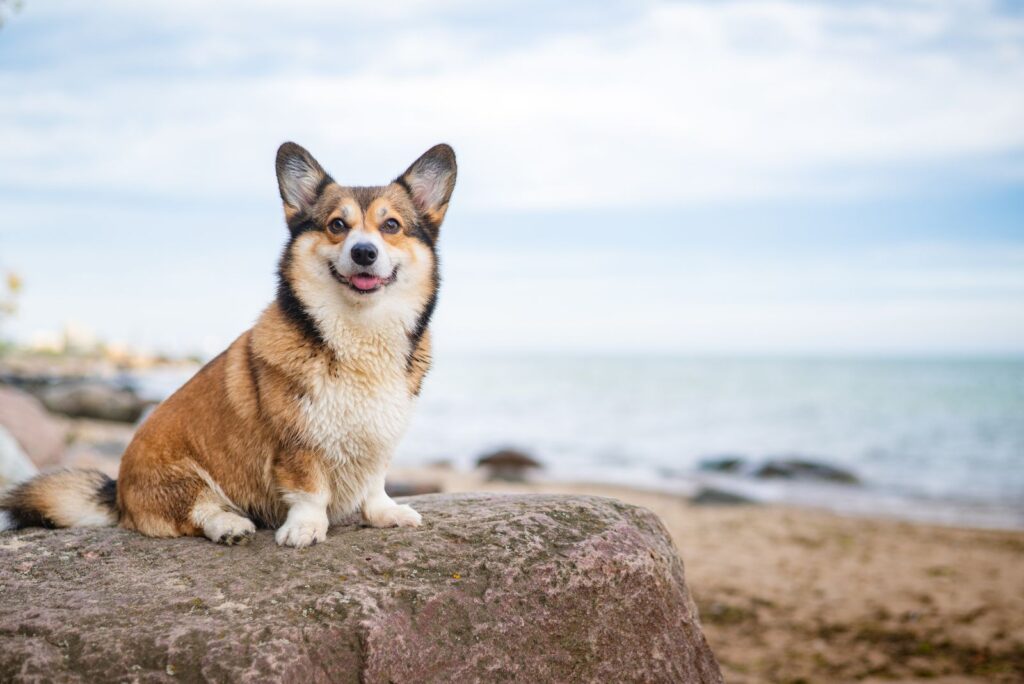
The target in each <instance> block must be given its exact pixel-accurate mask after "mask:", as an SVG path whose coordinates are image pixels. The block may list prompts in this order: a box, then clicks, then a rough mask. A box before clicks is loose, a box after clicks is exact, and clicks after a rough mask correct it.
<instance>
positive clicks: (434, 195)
mask: <svg viewBox="0 0 1024 684" xmlns="http://www.w3.org/2000/svg"><path fill="white" fill-rule="evenodd" d="M457 171H458V169H457V167H456V165H455V150H453V149H452V148H451V147H450V146H449V145H445V144H444V143H441V144H440V145H434V146H433V147H431V148H430V149H429V150H427V151H426V152H424V153H423V156H422V157H420V158H419V159H417V160H416V161H414V162H413V163H412V166H410V167H409V169H408V170H407V171H406V172H405V173H403V174H402V175H401V176H399V177H398V179H397V180H396V181H395V182H396V183H398V184H400V185H402V186H404V187H405V189H406V190H408V191H409V194H410V195H411V196H412V201H413V203H414V204H415V205H416V209H417V210H418V211H419V212H420V213H421V214H422V215H424V216H425V217H427V219H429V220H430V221H431V223H433V224H434V226H440V225H441V221H443V220H444V214H445V212H446V211H448V200H449V199H450V198H451V196H452V190H454V189H455V175H456V173H457Z"/></svg>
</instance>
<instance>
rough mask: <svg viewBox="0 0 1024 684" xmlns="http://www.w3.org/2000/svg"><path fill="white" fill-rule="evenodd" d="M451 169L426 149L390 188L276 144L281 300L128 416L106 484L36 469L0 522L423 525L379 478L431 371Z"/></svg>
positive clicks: (298, 538) (282, 534)
mask: <svg viewBox="0 0 1024 684" xmlns="http://www.w3.org/2000/svg"><path fill="white" fill-rule="evenodd" d="M455 176H456V164H455V154H454V152H453V151H452V149H451V148H450V147H449V146H448V145H437V146H435V147H432V148H431V149H430V150H428V151H427V152H426V153H425V154H423V156H421V157H420V158H419V159H417V160H416V161H415V162H414V163H413V165H412V166H410V167H409V169H408V170H407V171H406V172H405V173H403V174H402V175H401V176H399V177H398V178H397V179H396V180H394V181H392V182H391V183H390V184H388V185H385V186H381V187H345V186H342V185H339V184H337V183H336V182H335V181H334V179H332V178H331V177H330V176H329V175H328V174H327V172H325V171H324V169H323V168H322V167H321V166H320V164H319V163H317V161H316V160H315V159H314V158H313V157H312V155H310V154H309V152H307V151H306V150H305V149H303V148H302V147H300V146H298V145H296V144H294V143H285V144H283V145H282V146H281V147H280V149H279V150H278V152H277V180H278V186H279V188H280V192H281V199H282V200H283V202H284V215H285V219H286V222H287V225H288V230H289V239H288V243H287V244H286V245H285V248H284V252H283V254H282V255H281V260H280V264H279V270H278V290H277V299H276V301H274V303H272V304H271V305H270V306H269V307H267V308H266V310H265V311H264V312H263V313H262V315H261V316H260V318H259V320H258V321H257V322H256V325H255V326H253V327H252V328H251V329H250V330H248V331H246V332H245V333H243V334H242V335H241V337H239V338H238V339H236V340H235V341H234V342H233V343H232V344H231V346H230V347H228V349H227V350H226V351H224V352H223V353H221V354H220V356H218V357H217V358H215V359H213V360H212V361H210V363H208V364H207V365H206V366H205V367H203V369H202V370H200V371H199V372H198V373H197V374H196V375H195V377H193V378H192V379H191V380H189V382H188V383H187V384H185V385H184V386H183V387H182V388H181V389H179V390H178V391H177V392H175V393H174V394H173V395H172V396H171V397H170V398H168V399H167V400H166V401H164V402H163V403H162V404H161V405H160V406H159V407H158V408H157V409H156V410H155V411H154V412H153V413H152V415H150V416H149V418H148V419H147V420H146V421H145V422H144V423H143V424H142V425H141V426H140V427H139V429H138V431H137V433H136V435H135V437H134V439H133V440H132V442H131V444H130V445H129V446H128V449H127V451H126V452H125V454H124V458H123V459H122V461H121V469H120V474H119V476H118V480H117V481H116V482H115V481H113V480H110V479H109V478H108V477H106V476H105V475H103V474H101V473H99V472H97V471H88V470H58V471H55V472H52V473H44V474H42V475H39V476H38V477H36V478H34V479H32V480H29V481H28V482H26V483H23V484H21V485H19V486H18V487H16V488H15V489H13V490H12V491H11V492H9V493H8V494H7V495H6V496H5V497H4V498H3V499H2V500H0V530H3V529H12V528H19V527H26V526H38V525H42V526H46V527H76V526H111V525H120V526H121V527H125V528H128V529H133V530H138V531H139V532H141V533H143V534H146V535H150V536H154V537H175V536H182V535H193V536H199V535H205V536H206V537H209V538H210V539H212V540H213V541H215V542H220V543H223V544H240V543H245V542H247V541H248V540H249V539H250V538H251V537H252V535H253V533H254V531H255V529H256V526H257V525H259V526H261V527H275V528H277V533H276V539H277V542H278V543H279V544H282V545H287V546H295V547H303V546H309V545H310V544H315V543H316V542H318V541H321V540H323V539H324V537H325V536H326V534H327V527H328V525H329V524H330V523H331V522H332V521H336V520H337V519H338V518H341V517H343V516H346V515H348V514H350V513H352V512H354V511H356V510H359V511H361V512H362V516H363V518H364V520H365V521H366V522H367V523H369V524H370V525H373V526H375V527H389V526H395V525H402V526H416V525H419V524H420V515H419V514H418V513H417V512H416V511H414V510H413V509H412V508H411V507H409V506H407V505H399V504H397V503H395V502H394V501H393V500H392V499H391V498H390V497H389V496H388V495H387V494H386V493H385V492H384V475H385V471H386V470H387V467H388V463H389V461H390V458H391V455H392V452H393V451H394V449H395V446H396V445H397V443H398V440H399V438H400V437H401V436H402V433H403V432H404V430H405V427H406V423H407V422H408V420H409V417H410V412H411V411H412V408H413V404H414V402H415V399H416V397H417V395H418V394H419V391H420V384H421V383H422V382H423V376H424V374H425V373H426V372H427V369H428V367H429V366H430V331H429V329H428V325H429V323H430V317H431V314H432V313H433V311H434V305H435V303H436V302H437V291H438V285H439V280H440V279H439V275H438V260H437V239H438V230H439V228H440V226H441V222H442V220H443V219H444V216H445V212H446V210H447V208H448V200H449V198H450V197H451V194H452V190H453V189H454V187H455Z"/></svg>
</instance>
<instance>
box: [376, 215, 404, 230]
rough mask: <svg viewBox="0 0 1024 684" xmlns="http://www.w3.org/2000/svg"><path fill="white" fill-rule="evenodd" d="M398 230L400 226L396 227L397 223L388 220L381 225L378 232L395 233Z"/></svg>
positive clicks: (393, 220)
mask: <svg viewBox="0 0 1024 684" xmlns="http://www.w3.org/2000/svg"><path fill="white" fill-rule="evenodd" d="M399 228H401V226H400V225H398V221H396V220H395V219H393V218H389V219H388V220H387V221H385V222H384V223H383V224H382V225H381V227H380V231H381V232H382V233H397V232H398V229H399Z"/></svg>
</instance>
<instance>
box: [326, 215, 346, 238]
mask: <svg viewBox="0 0 1024 684" xmlns="http://www.w3.org/2000/svg"><path fill="white" fill-rule="evenodd" d="M328 228H329V229H330V231H331V232H332V233H334V234H335V235H337V234H338V233H344V232H345V231H346V230H348V226H346V225H345V222H344V221H342V220H341V219H334V220H333V221H331V224H330V225H329V226H328Z"/></svg>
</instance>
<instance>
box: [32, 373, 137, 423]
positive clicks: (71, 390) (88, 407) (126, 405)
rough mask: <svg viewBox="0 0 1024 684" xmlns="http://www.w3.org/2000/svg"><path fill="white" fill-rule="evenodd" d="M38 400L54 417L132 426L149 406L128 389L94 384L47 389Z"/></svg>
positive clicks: (83, 383)
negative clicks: (59, 414)
mask: <svg viewBox="0 0 1024 684" xmlns="http://www.w3.org/2000/svg"><path fill="white" fill-rule="evenodd" d="M40 398H41V399H42V400H43V404H44V405H45V406H46V408H48V409H50V410H51V411H53V412H54V413H61V414H63V415H65V416H71V417H72V418H98V419H99V420H112V421H117V422H121V423H134V422H135V421H137V420H138V419H139V418H140V417H141V416H142V413H143V411H145V409H146V407H147V406H148V405H149V402H147V401H144V400H143V399H141V398H140V397H139V396H138V395H137V394H136V393H135V392H134V391H133V390H131V389H129V388H126V387H116V386H114V385H110V384H107V383H104V382H97V381H86V382H81V383H76V384H70V385H56V386H54V387H48V388H46V389H44V390H42V392H41V394H40Z"/></svg>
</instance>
